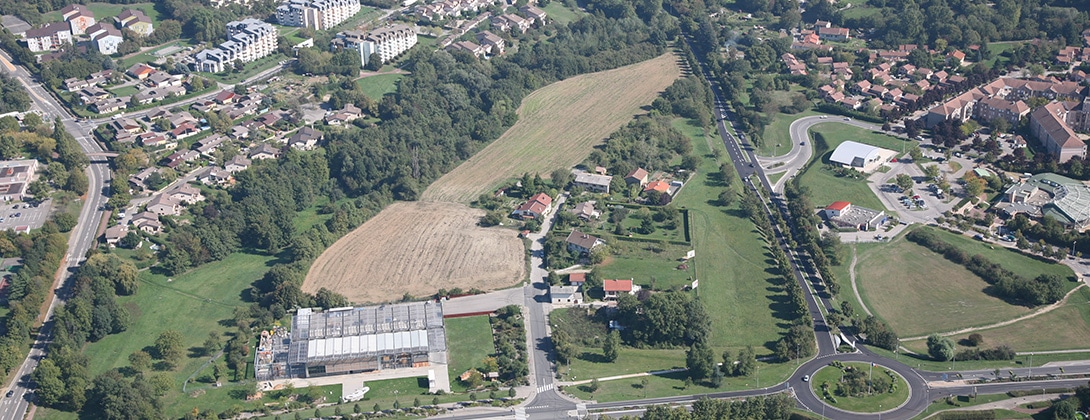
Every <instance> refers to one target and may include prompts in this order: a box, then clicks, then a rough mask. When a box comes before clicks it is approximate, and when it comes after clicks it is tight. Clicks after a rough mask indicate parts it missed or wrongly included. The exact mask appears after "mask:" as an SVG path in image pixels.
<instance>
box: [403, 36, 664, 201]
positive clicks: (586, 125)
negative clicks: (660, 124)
mask: <svg viewBox="0 0 1090 420" xmlns="http://www.w3.org/2000/svg"><path fill="white" fill-rule="evenodd" d="M680 76H681V68H680V67H678V57H677V56H676V55H674V54H672V53H669V54H663V55H661V56H659V57H657V58H654V59H651V60H647V61H643V62H639V63H636V64H632V65H628V66H625V67H621V68H617V69H613V70H608V71H603V72H598V73H591V74H584V75H581V76H576V77H573V78H570V79H567V80H563V81H560V82H556V83H553V84H551V85H548V86H546V87H543V88H541V89H538V90H536V91H534V93H531V94H530V95H529V96H527V97H526V98H525V99H523V101H522V104H521V105H520V106H519V109H518V114H519V120H518V122H516V123H515V125H514V126H512V127H511V128H510V129H508V130H507V132H505V133H504V134H503V135H502V136H500V138H498V139H496V141H494V142H492V143H491V144H489V145H488V146H487V147H485V148H484V149H483V150H481V151H480V152H478V153H477V154H476V155H474V156H473V157H471V158H469V160H467V161H465V162H464V163H462V164H461V165H459V166H458V167H457V168H454V170H453V171H450V173H447V174H446V175H444V176H443V177H441V178H439V179H438V180H437V181H435V182H434V183H432V184H431V186H429V187H428V189H427V190H426V191H424V194H423V196H422V197H421V199H422V200H423V201H452V202H460V203H468V202H470V201H472V200H473V199H475V198H477V196H478V195H480V194H481V193H484V192H488V191H491V190H493V189H495V188H496V187H497V186H498V185H499V184H500V183H501V182H503V181H504V180H506V179H509V178H512V177H516V176H520V175H522V174H523V173H538V174H541V175H542V176H547V175H548V174H549V172H552V171H553V170H554V169H558V168H570V167H572V166H574V165H575V164H577V163H579V162H581V161H582V160H583V159H585V158H586V157H587V155H588V154H590V152H591V149H592V148H593V147H594V146H596V145H598V144H600V143H601V142H602V141H603V140H604V139H605V138H606V137H607V136H609V134H610V133H612V132H614V131H616V130H617V129H618V128H620V127H621V126H622V125H624V124H625V123H627V122H628V121H629V120H631V119H632V117H633V116H634V115H637V114H642V113H643V111H642V109H641V107H643V106H646V105H648V104H650V103H651V101H653V100H654V99H655V98H656V97H657V96H658V94H659V93H660V92H662V91H663V90H664V89H666V87H667V86H670V84H672V83H673V82H674V80H676V79H677V78H678V77H680Z"/></svg>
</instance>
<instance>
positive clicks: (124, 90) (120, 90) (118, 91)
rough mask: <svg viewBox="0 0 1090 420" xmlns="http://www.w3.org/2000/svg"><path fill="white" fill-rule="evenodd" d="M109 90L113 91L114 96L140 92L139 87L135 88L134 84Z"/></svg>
mask: <svg viewBox="0 0 1090 420" xmlns="http://www.w3.org/2000/svg"><path fill="white" fill-rule="evenodd" d="M110 92H113V94H114V95H115V96H132V95H135V94H136V93H137V92H140V89H137V88H136V86H124V87H119V88H113V89H110Z"/></svg>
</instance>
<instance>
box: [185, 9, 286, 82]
mask: <svg viewBox="0 0 1090 420" xmlns="http://www.w3.org/2000/svg"><path fill="white" fill-rule="evenodd" d="M276 35H277V31H276V28H275V27H273V26H272V25H270V24H268V23H265V22H262V21H260V20H257V19H253V18H247V19H243V20H239V21H233V22H229V23H228V24H227V41H224V42H223V43H221V44H220V45H219V47H217V48H212V49H205V50H202V51H200V52H198V53H197V54H196V55H195V56H194V64H193V66H194V69H195V70H197V71H204V72H209V73H219V72H222V71H224V70H225V69H228V68H230V66H232V65H234V63H235V61H240V62H243V63H249V62H251V61H254V60H258V59H260V58H262V57H265V56H267V55H269V54H272V53H274V52H276V45H277V41H276Z"/></svg>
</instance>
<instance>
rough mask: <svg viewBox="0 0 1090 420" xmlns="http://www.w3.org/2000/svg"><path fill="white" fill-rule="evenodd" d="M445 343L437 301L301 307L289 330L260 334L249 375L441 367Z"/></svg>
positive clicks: (289, 375) (274, 378)
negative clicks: (319, 308)
mask: <svg viewBox="0 0 1090 420" xmlns="http://www.w3.org/2000/svg"><path fill="white" fill-rule="evenodd" d="M446 342H447V340H446V332H445V330H444V329H443V309H442V306H441V304H439V303H436V302H430V301H429V302H411V303H399V304H389V305H379V306H366V307H348V308H334V309H329V310H327V311H321V310H315V309H310V308H304V309H299V310H298V311H297V312H296V314H295V316H293V317H292V321H291V330H290V331H288V330H286V329H284V328H282V327H277V328H274V329H272V330H267V331H262V332H261V340H260V343H259V344H258V348H257V351H256V352H255V356H254V373H255V375H256V378H257V380H259V381H278V380H284V379H299V378H314V377H321V376H332V375H348V374H357V373H368V372H375V373H377V372H383V373H393V372H386V371H394V370H397V369H407V370H418V369H411V368H425V367H428V366H431V365H432V364H440V365H445V364H446V363H447V345H446ZM442 369H443V370H444V371H445V367H443V368H442ZM406 373H408V372H406ZM384 376H385V375H384Z"/></svg>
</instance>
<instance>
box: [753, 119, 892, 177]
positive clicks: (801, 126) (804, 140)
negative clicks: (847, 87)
mask: <svg viewBox="0 0 1090 420" xmlns="http://www.w3.org/2000/svg"><path fill="white" fill-rule="evenodd" d="M830 122H835V123H839V124H848V125H853V126H856V127H859V128H863V129H867V130H875V131H878V130H881V127H879V126H876V125H874V124H871V123H867V122H861V121H856V120H846V119H844V117H838V116H835V115H832V116H830V115H814V116H810V117H802V118H799V119H797V120H795V121H794V122H792V123H791V127H790V128H789V129H788V130H789V131H790V133H791V150H790V151H788V152H787V153H785V154H783V155H781V156H772V157H759V158H758V160H759V161H760V163H761V166H762V167H763V168H764V172H765V173H766V174H767V173H781V172H786V173H784V175H783V176H782V177H780V179H779V180H777V181H776V183H775V184H773V185H772V191H775V192H778V193H782V192H783V186H784V185H785V184H786V183H787V181H789V180H791V178H794V177H795V175H797V174H798V173H799V171H801V170H802V169H803V168H804V167H806V163H807V162H809V161H810V158H811V157H812V156H813V155H814V146H813V142H812V141H810V134H809V132H810V129H811V128H813V127H814V126H815V125H818V124H824V123H830Z"/></svg>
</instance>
